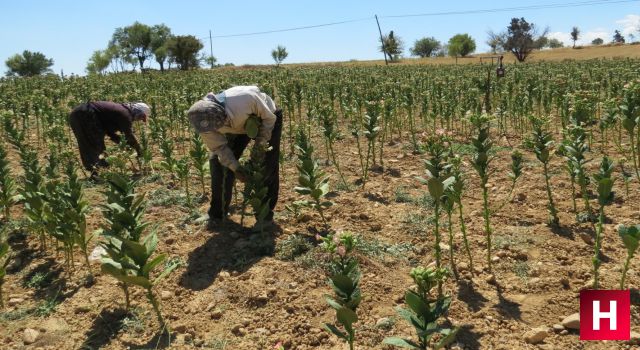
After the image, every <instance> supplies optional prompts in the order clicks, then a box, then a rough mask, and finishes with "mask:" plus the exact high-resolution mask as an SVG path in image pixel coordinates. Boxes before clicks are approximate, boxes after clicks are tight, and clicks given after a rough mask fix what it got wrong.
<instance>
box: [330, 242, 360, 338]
mask: <svg viewBox="0 0 640 350" xmlns="http://www.w3.org/2000/svg"><path fill="white" fill-rule="evenodd" d="M321 239H322V241H323V243H322V247H323V248H324V249H325V251H327V252H328V253H329V254H331V264H330V265H329V274H330V276H329V285H330V286H331V288H332V289H333V292H334V297H331V296H326V297H325V298H326V300H327V303H328V304H329V306H331V307H332V308H333V309H334V310H335V311H336V321H337V325H333V324H330V323H325V324H324V329H325V330H327V331H328V332H329V333H332V334H334V335H335V336H337V337H338V338H340V339H342V340H344V341H345V342H346V343H347V344H349V349H350V350H353V349H354V342H355V337H356V331H355V329H354V327H353V324H354V323H356V322H358V315H357V313H356V310H357V308H358V305H360V301H362V293H361V291H360V285H359V284H360V269H359V267H358V260H356V258H355V257H354V256H353V255H352V253H353V250H354V248H355V246H356V243H357V242H356V239H355V237H354V236H353V234H351V233H350V232H343V233H341V234H330V235H327V236H326V237H324V238H321Z"/></svg>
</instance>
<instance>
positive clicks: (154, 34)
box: [151, 24, 171, 71]
mask: <svg viewBox="0 0 640 350" xmlns="http://www.w3.org/2000/svg"><path fill="white" fill-rule="evenodd" d="M169 39H171V29H170V28H169V27H167V26H166V25H165V24H156V25H155V26H153V27H151V51H152V52H153V56H154V57H155V59H156V62H158V64H159V65H160V70H161V71H164V62H165V61H166V60H167V55H168V51H169V50H168V49H167V43H168V42H169Z"/></svg>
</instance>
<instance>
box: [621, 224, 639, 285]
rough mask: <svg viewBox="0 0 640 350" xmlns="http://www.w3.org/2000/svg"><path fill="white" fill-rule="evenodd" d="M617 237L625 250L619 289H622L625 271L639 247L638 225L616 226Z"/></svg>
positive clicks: (625, 275)
mask: <svg viewBox="0 0 640 350" xmlns="http://www.w3.org/2000/svg"><path fill="white" fill-rule="evenodd" d="M618 235H620V238H621V239H622V243H623V244H624V247H625V248H626V249H627V258H626V259H625V261H624V266H623V267H622V278H621V279H620V289H624V282H625V279H626V277H627V271H628V270H629V263H630V262H631V259H633V256H634V255H635V254H636V251H637V250H638V246H639V245H640V225H632V226H625V225H620V226H618Z"/></svg>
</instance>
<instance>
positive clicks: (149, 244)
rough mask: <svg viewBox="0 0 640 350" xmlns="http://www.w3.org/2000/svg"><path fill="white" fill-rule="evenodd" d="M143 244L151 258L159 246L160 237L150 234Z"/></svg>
mask: <svg viewBox="0 0 640 350" xmlns="http://www.w3.org/2000/svg"><path fill="white" fill-rule="evenodd" d="M143 244H144V247H145V250H146V252H147V256H151V254H153V252H154V251H155V250H156V246H157V245H158V235H157V234H156V233H155V232H153V233H151V234H149V235H148V236H147V237H145V238H144V241H143Z"/></svg>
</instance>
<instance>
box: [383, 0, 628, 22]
mask: <svg viewBox="0 0 640 350" xmlns="http://www.w3.org/2000/svg"><path fill="white" fill-rule="evenodd" d="M637 1H639V0H617V1H609V0H593V1H583V2H569V3H556V4H547V5H530V6H516V7H504V8H494V9H479V10H464V11H448V12H431V13H419V14H406V15H391V16H380V18H406V17H427V16H449V15H466V14H476V13H493V12H506V11H521V10H541V9H553V8H563V7H578V6H593V5H605V4H619V3H630V2H637Z"/></svg>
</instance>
